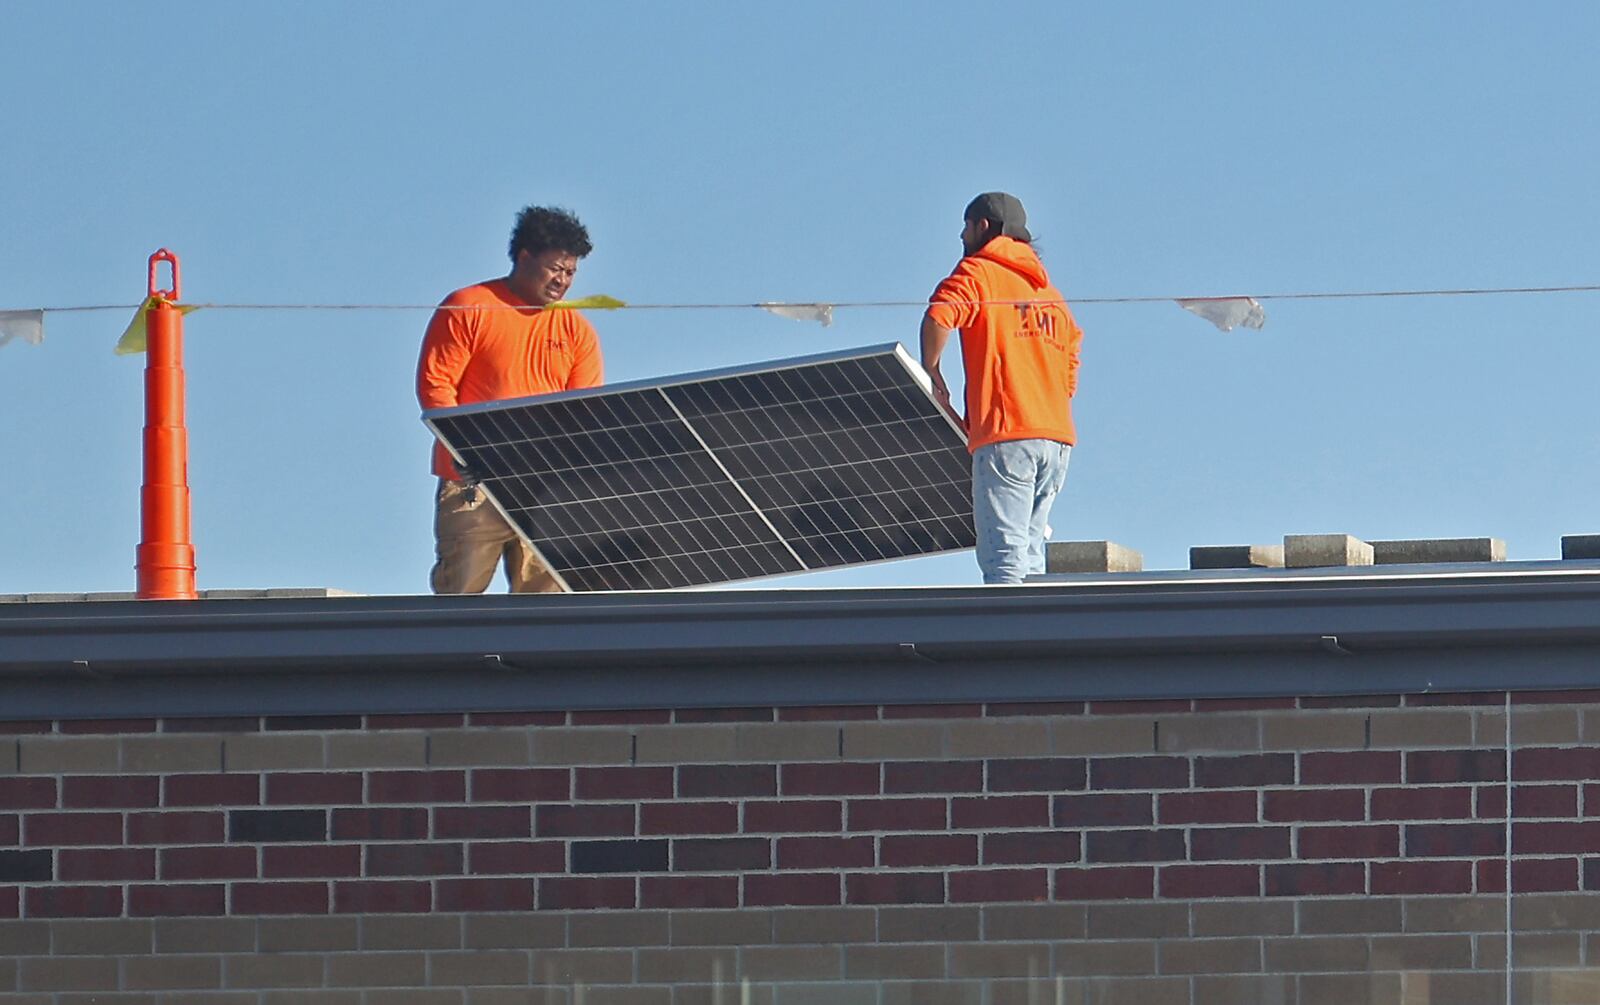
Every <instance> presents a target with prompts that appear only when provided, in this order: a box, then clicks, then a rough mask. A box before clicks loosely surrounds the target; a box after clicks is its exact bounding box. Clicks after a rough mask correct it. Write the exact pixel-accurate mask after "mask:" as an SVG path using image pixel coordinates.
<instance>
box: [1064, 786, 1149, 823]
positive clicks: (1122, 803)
mask: <svg viewBox="0 0 1600 1005" xmlns="http://www.w3.org/2000/svg"><path fill="white" fill-rule="evenodd" d="M1163 798H1164V797H1163ZM1154 800H1155V797H1154V796H1152V795H1151V794H1150V793H1148V792H1127V793H1123V792H1095V793H1090V794H1085V795H1062V796H1056V797H1054V800H1053V812H1052V814H1051V820H1052V821H1053V822H1054V824H1055V826H1057V827H1130V826H1137V825H1139V824H1150V823H1154V822H1155V815H1154V813H1153V812H1152V811H1151V805H1152V804H1153V802H1154Z"/></svg>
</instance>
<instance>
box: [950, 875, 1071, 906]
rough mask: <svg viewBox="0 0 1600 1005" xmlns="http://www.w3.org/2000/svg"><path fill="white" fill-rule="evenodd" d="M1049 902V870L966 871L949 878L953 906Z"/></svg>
mask: <svg viewBox="0 0 1600 1005" xmlns="http://www.w3.org/2000/svg"><path fill="white" fill-rule="evenodd" d="M1049 899H1050V871H1049V870H1048V869H963V870H961V871H960V872H952V873H951V874H950V902H951V903H952V904H992V903H998V902H1003V901H1028V900H1049Z"/></svg>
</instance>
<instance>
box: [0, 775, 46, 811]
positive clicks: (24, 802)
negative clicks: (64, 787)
mask: <svg viewBox="0 0 1600 1005" xmlns="http://www.w3.org/2000/svg"><path fill="white" fill-rule="evenodd" d="M0 806H3V807H5V808H6V809H8V810H53V809H55V808H56V780H55V779H54V778H0Z"/></svg>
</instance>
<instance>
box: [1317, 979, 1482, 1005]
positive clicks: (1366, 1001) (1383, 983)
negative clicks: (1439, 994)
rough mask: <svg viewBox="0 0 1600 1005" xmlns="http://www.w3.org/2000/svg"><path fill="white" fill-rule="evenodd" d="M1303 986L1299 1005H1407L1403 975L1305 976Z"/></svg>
mask: <svg viewBox="0 0 1600 1005" xmlns="http://www.w3.org/2000/svg"><path fill="white" fill-rule="evenodd" d="M1299 984H1300V1002H1299V1005H1355V1003H1357V1002H1359V1003H1360V1005H1403V1002H1402V999H1401V993H1402V992H1401V987H1400V975H1399V974H1303V975H1301V977H1300V979H1299ZM1439 1005H1443V1003H1439ZM1463 1005H1465V1003H1463ZM1473 1005H1477V1003H1473Z"/></svg>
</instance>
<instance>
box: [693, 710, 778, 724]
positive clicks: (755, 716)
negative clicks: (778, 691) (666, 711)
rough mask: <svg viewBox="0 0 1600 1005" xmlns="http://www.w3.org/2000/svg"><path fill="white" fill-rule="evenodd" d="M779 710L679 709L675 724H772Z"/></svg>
mask: <svg viewBox="0 0 1600 1005" xmlns="http://www.w3.org/2000/svg"><path fill="white" fill-rule="evenodd" d="M776 718H777V709H774V708H771V707H768V708H679V709H674V710H673V712H672V721H673V722H772V721H773V720H774V719H776Z"/></svg>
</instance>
